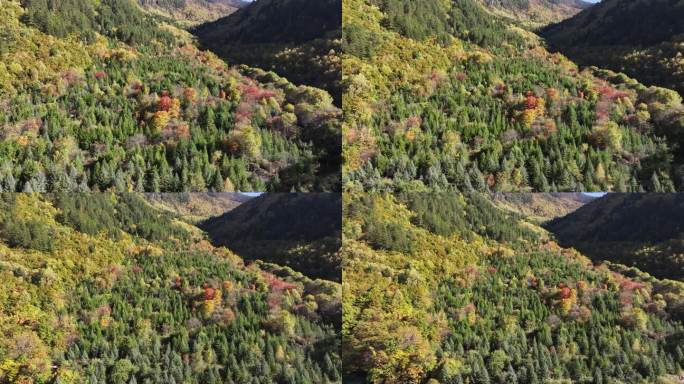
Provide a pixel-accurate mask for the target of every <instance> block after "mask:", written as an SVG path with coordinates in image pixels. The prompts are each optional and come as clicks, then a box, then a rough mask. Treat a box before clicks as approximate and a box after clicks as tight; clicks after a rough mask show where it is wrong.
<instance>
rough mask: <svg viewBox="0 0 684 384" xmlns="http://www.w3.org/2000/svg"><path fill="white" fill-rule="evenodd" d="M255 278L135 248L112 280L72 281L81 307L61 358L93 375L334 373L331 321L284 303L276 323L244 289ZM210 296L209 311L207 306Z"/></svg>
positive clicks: (200, 260) (208, 261) (204, 257)
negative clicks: (269, 323) (107, 283)
mask: <svg viewBox="0 0 684 384" xmlns="http://www.w3.org/2000/svg"><path fill="white" fill-rule="evenodd" d="M179 271H180V273H179ZM256 279H259V277H258V275H255V274H253V273H252V272H247V271H241V270H239V269H236V268H235V266H233V265H232V264H231V263H230V262H227V261H226V260H224V259H221V258H218V257H216V256H213V255H211V254H209V253H207V252H203V251H194V252H193V251H191V252H188V251H180V250H173V249H169V250H165V251H164V253H163V255H160V256H158V257H149V256H147V255H139V256H137V257H133V258H131V259H129V260H128V263H127V265H125V266H124V269H123V270H122V271H121V273H120V276H119V277H118V279H117V281H116V283H114V284H113V286H112V287H109V288H106V289H103V288H102V287H100V285H99V284H98V283H97V280H96V279H94V278H92V279H88V280H85V281H84V282H83V283H82V284H81V285H80V286H79V287H78V288H77V289H76V291H75V294H76V295H77V296H76V297H75V300H72V304H71V307H70V311H72V312H73V313H83V314H85V315H84V316H83V317H82V318H81V319H80V327H79V328H80V335H81V337H80V338H79V340H77V342H76V343H74V344H73V345H71V346H70V348H69V349H68V350H67V351H66V362H65V363H66V364H76V365H78V366H79V367H80V369H81V370H82V371H83V374H84V377H85V378H86V382H88V383H97V382H99V381H102V380H104V381H106V382H121V383H128V382H129V381H130V380H133V378H135V381H136V382H139V383H142V382H145V381H147V380H157V378H158V377H161V376H163V375H168V377H169V380H174V381H176V382H182V381H185V380H192V381H202V382H207V383H220V382H236V383H237V382H244V381H245V380H254V379H258V380H261V381H266V382H281V381H282V382H296V381H302V382H310V383H332V382H337V381H338V380H339V377H340V372H339V369H340V367H339V362H338V361H337V352H336V351H335V348H336V345H337V341H336V336H335V331H334V329H333V328H332V327H331V326H330V325H327V324H323V323H317V322H315V321H311V320H308V319H307V318H305V317H303V316H296V315H293V314H291V313H290V312H289V310H285V309H283V310H282V311H283V313H284V314H283V316H285V318H286V319H287V320H286V321H285V323H284V324H285V325H284V328H282V329H274V330H270V328H267V327H266V326H265V325H264V323H265V321H266V319H267V317H268V316H269V311H272V310H273V309H271V308H269V304H268V303H267V299H268V297H269V296H268V295H267V294H266V293H263V292H260V291H255V290H250V289H249V288H248V287H249V286H250V284H254V282H255V281H256ZM212 282H213V283H212ZM151 283H153V285H152V286H151V285H150V284H151ZM159 283H161V284H159ZM201 285H202V286H203V287H205V288H201V287H200V286H201ZM212 286H213V287H212ZM231 286H232V287H235V288H231V289H226V288H224V287H231ZM243 287H244V288H245V289H242V288H243ZM207 289H211V290H212V291H211V292H214V293H212V295H213V297H211V298H209V299H208V298H207V293H206V292H207ZM215 292H220V295H219V296H217V294H216V293H215ZM286 300H294V301H296V300H297V299H295V298H293V297H292V298H290V297H289V296H288V298H287V299H286ZM207 302H211V303H212V305H211V307H212V309H211V315H208V316H207V315H201V314H200V311H202V310H203V308H205V307H206V306H207V304H205V303H207ZM264 328H266V329H269V330H266V331H261V332H264V333H263V334H259V332H260V331H259V330H260V329H264ZM294 336H297V337H298V338H300V340H306V342H305V345H300V344H298V343H297V342H295V340H294V338H293V337H294ZM117 352H118V353H117ZM184 355H185V356H189V357H190V358H189V359H187V358H186V359H184V358H183V356H184Z"/></svg>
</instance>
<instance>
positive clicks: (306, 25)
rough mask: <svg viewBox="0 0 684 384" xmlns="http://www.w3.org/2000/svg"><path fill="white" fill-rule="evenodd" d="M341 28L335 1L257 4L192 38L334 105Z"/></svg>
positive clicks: (339, 7)
mask: <svg viewBox="0 0 684 384" xmlns="http://www.w3.org/2000/svg"><path fill="white" fill-rule="evenodd" d="M341 23H342V1H341V0H315V1H312V0H258V1H255V2H253V3H252V4H250V5H249V6H246V7H243V8H242V9H240V10H239V11H237V12H235V13H233V14H231V15H230V16H227V17H225V18H222V19H220V20H217V21H215V22H213V23H207V24H203V25H201V26H199V27H198V28H196V29H195V30H194V31H193V33H194V34H195V35H197V37H198V38H199V41H200V43H202V45H204V46H206V47H208V48H210V49H211V50H212V51H213V52H215V53H217V54H218V55H219V56H221V57H224V58H226V59H227V60H228V62H231V63H238V64H247V65H251V66H256V67H259V68H264V69H267V70H273V71H275V72H276V73H278V74H279V75H281V76H285V77H287V78H288V79H290V80H291V81H292V82H294V83H296V84H307V85H311V86H315V87H318V88H322V89H325V90H327V91H328V92H330V94H332V95H333V97H334V99H335V102H336V104H337V105H340V104H339V102H340V99H341V97H342V96H341V92H342V90H341V83H340V81H341V78H342V72H341V64H340V51H341V45H340V38H341V35H342V29H341V26H342V24H341Z"/></svg>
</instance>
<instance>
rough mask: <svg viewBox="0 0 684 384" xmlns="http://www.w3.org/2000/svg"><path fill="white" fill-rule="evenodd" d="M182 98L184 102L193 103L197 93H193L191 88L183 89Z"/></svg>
mask: <svg viewBox="0 0 684 384" xmlns="http://www.w3.org/2000/svg"><path fill="white" fill-rule="evenodd" d="M183 97H184V98H185V101H187V102H188V103H192V102H194V101H195V97H197V92H195V90H194V89H193V88H190V87H188V88H185V89H184V90H183Z"/></svg>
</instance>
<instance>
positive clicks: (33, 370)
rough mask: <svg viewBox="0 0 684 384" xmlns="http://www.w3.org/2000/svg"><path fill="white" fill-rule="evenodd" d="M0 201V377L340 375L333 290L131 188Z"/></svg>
mask: <svg viewBox="0 0 684 384" xmlns="http://www.w3.org/2000/svg"><path fill="white" fill-rule="evenodd" d="M0 197H1V200H0V203H1V204H2V206H3V209H2V211H1V212H0V228H2V230H1V231H0V248H2V252H3V260H2V261H0V266H1V268H0V276H1V277H2V279H3V281H4V283H3V284H1V285H0V329H1V330H2V332H3V335H5V337H4V338H3V339H2V340H0V381H2V382H6V383H27V382H32V383H54V382H62V383H76V382H79V383H82V382H87V383H101V382H107V383H110V382H111V383H123V384H130V383H131V382H133V383H136V382H139V383H159V382H164V383H166V382H168V383H174V382H175V383H179V382H186V381H187V382H206V383H247V382H250V383H302V384H306V383H311V384H313V383H339V382H340V381H341V362H340V357H339V351H338V349H339V344H340V340H339V327H340V322H341V308H340V300H341V288H340V285H339V283H334V282H330V281H325V280H311V279H309V278H307V277H305V276H303V275H301V274H299V273H296V272H294V271H293V270H291V269H290V268H287V267H280V266H277V265H274V264H264V263H259V262H257V263H253V264H251V265H249V266H245V264H244V262H243V260H242V259H241V258H240V257H238V256H237V255H236V254H234V253H232V252H230V251H229V250H227V249H225V248H215V247H213V246H211V245H210V244H209V242H208V241H206V240H204V239H202V236H201V235H200V236H197V235H198V231H197V229H194V230H191V229H189V227H188V224H185V223H181V222H180V219H179V218H178V217H176V216H175V215H173V214H171V213H169V212H167V211H160V210H158V209H156V208H153V207H152V206H151V205H150V204H149V203H148V202H146V201H145V199H144V198H143V197H142V196H141V195H139V194H110V193H98V194H75V193H71V194H61V195H58V194H3V195H2V196H0ZM17 217H21V218H22V219H21V220H17V219H16V218H17ZM24 223H27V224H26V226H27V227H28V228H30V229H29V234H30V235H31V236H34V234H35V233H37V232H34V228H41V229H40V230H41V231H43V232H44V233H47V236H42V237H31V238H30V239H29V240H30V241H29V243H28V244H23V243H20V242H19V241H17V240H14V238H12V237H8V236H10V235H8V233H6V231H5V228H8V227H17V226H18V225H19V224H21V225H24ZM44 244H47V245H48V246H49V247H45V246H44Z"/></svg>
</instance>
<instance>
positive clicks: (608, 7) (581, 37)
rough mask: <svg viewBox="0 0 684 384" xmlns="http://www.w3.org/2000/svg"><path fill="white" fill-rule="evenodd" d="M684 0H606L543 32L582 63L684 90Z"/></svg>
mask: <svg viewBox="0 0 684 384" xmlns="http://www.w3.org/2000/svg"><path fill="white" fill-rule="evenodd" d="M682 19H684V1H681V0H679V1H673V0H655V1H644V0H636V1H635V0H605V1H602V2H601V3H599V4H597V5H596V6H595V7H592V8H591V9H588V10H586V11H584V12H582V13H580V14H578V15H577V16H575V17H573V18H571V19H568V20H565V21H563V22H561V23H559V24H555V25H550V26H548V27H546V28H544V29H542V30H541V34H542V35H543V36H544V37H545V38H546V39H547V40H548V41H549V44H550V45H551V47H552V48H553V49H557V50H559V51H561V52H563V53H564V54H566V55H567V56H569V57H570V58H572V59H573V60H575V61H577V62H578V63H580V64H582V65H597V66H601V67H606V68H610V69H612V70H615V71H620V72H624V73H626V74H628V75H630V76H632V77H635V78H637V79H639V80H640V81H642V82H644V83H646V84H649V85H659V86H663V87H667V88H672V89H676V90H678V91H679V92H680V93H681V94H684V61H683V60H682V57H681V54H680V52H681V50H682V48H683V47H684V39H683V36H684V35H683V34H684V23H682Z"/></svg>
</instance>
